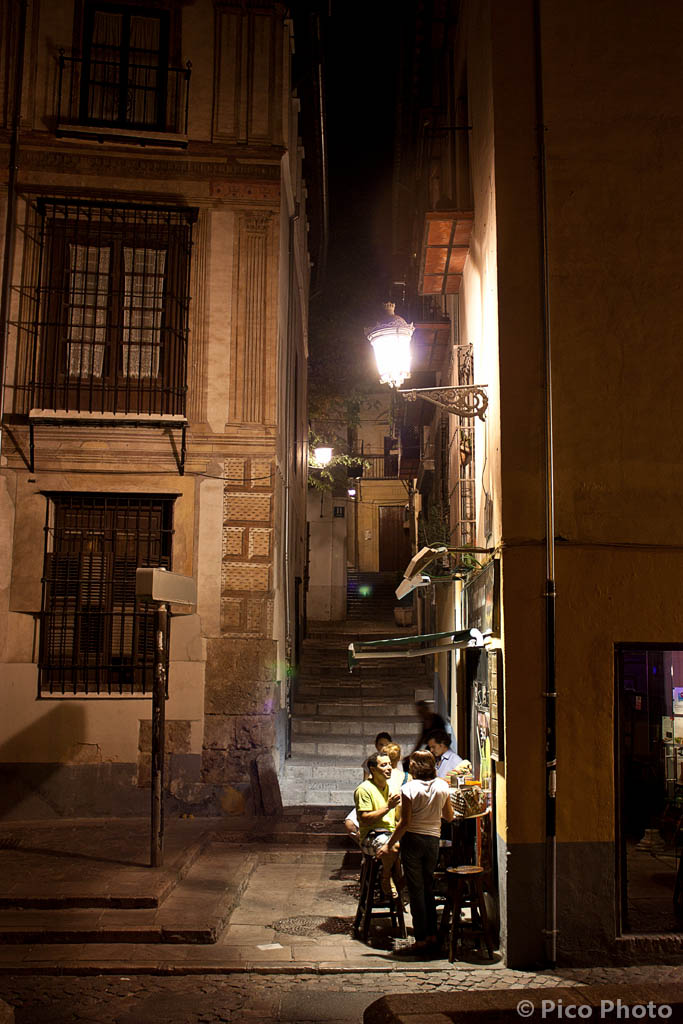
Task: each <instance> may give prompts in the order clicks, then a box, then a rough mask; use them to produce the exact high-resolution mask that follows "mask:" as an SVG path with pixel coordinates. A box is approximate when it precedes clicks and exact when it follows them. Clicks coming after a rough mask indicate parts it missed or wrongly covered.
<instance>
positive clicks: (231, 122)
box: [0, 0, 324, 816]
mask: <svg viewBox="0 0 683 1024" xmlns="http://www.w3.org/2000/svg"><path fill="white" fill-rule="evenodd" d="M2 18H3V19H4V24H3V26H2V38H3V40H4V42H3V51H2V54H1V59H2V65H1V71H0V89H1V90H2V103H1V104H0V111H1V113H0V116H1V118H2V124H1V125H0V149H1V150H2V154H3V155H2V167H3V182H2V196H1V198H2V207H3V209H2V213H3V218H4V223H5V225H6V229H7V230H6V248H5V252H6V265H7V266H8V268H9V278H8V280H7V290H6V302H5V306H6V308H5V309H4V312H5V313H6V341H7V347H6V361H5V362H6V367H5V388H4V415H3V438H2V464H1V474H2V476H1V480H2V483H1V489H2V497H1V499H0V501H1V504H2V527H1V528H2V551H3V563H4V573H3V580H2V582H1V583H0V648H1V650H2V653H1V655H0V661H1V662H2V668H1V669H0V690H1V697H0V701H1V703H2V706H3V709H4V713H3V715H2V723H3V724H2V726H1V727H0V729H1V734H0V761H1V762H2V775H3V779H4V782H3V791H4V793H5V799H4V805H5V812H6V813H14V814H23V815H29V816H39V815H43V814H47V815H62V814H91V813H92V814H102V813H104V814H107V813H141V811H142V812H144V809H145V808H146V806H147V803H148V799H149V797H148V792H149V791H148V789H147V788H146V787H147V785H148V780H149V761H150V728H149V719H150V701H149V692H150V666H151V652H152V647H151V645H152V643H153V637H152V632H151V630H152V626H151V624H150V622H151V620H150V619H149V616H148V615H146V614H145V611H144V609H143V608H142V607H140V606H139V605H137V604H136V601H135V597H134V589H132V588H134V570H135V567H136V566H137V565H158V566H163V567H165V568H168V569H172V570H173V571H174V572H177V573H181V574H184V575H187V576H192V577H194V579H195V580H196V583H197V592H198V599H197V606H196V608H190V609H183V608H180V607H177V608H172V612H173V613H174V614H173V615H172V620H171V631H170V645H171V646H170V670H169V684H168V701H167V709H166V717H167V723H168V730H167V778H166V781H167V787H168V792H169V800H170V801H171V807H172V808H175V809H176V810H184V811H193V812H199V813H201V812H205V813H232V812H241V811H243V810H245V809H250V808H252V807H254V806H255V804H254V800H255V798H254V792H255V791H254V787H253V778H252V773H253V764H254V762H255V761H256V760H257V759H258V758H259V756H260V755H264V756H265V757H266V759H268V758H272V761H273V762H274V766H275V768H276V769H277V768H279V766H280V763H281V761H282V759H283V758H284V754H285V747H286V734H287V728H286V706H287V700H288V687H289V685H290V678H291V673H292V669H293V667H294V663H295V660H296V656H297V654H296V652H297V649H298V641H299V638H300V634H301V612H300V609H301V608H302V606H303V601H302V599H301V592H300V591H301V587H302V580H303V577H304V565H305V538H306V526H305V523H306V511H305V499H306V465H307V450H306V411H305V410H306V359H307V341H306V337H307V302H308V290H309V286H310V278H311V271H310V266H311V264H310V256H309V245H310V244H311V243H312V244H313V245H315V244H316V239H319V238H320V236H321V232H322V231H323V230H324V228H323V224H322V222H321V219H320V217H318V216H317V213H318V211H317V210H316V209H315V206H316V196H318V195H319V190H317V188H316V184H315V177H316V175H317V173H318V170H319V168H318V167H317V166H316V160H315V153H316V152H317V151H318V150H319V149H320V146H319V139H317V138H311V139H310V140H305V141H306V143H307V146H308V160H307V165H306V173H307V176H308V182H307V183H306V184H305V183H304V176H303V161H304V147H303V145H302V139H301V135H300V132H301V131H302V128H301V125H300V121H301V123H305V124H313V125H317V128H318V131H319V130H320V126H321V125H322V123H323V121H322V117H321V116H319V115H320V113H321V112H320V111H318V112H316V111H314V112H313V116H311V115H310V114H309V116H308V117H301V118H300V112H301V107H302V104H303V105H304V107H305V104H306V103H307V102H308V96H309V93H310V95H311V96H314V95H315V94H316V93H317V94H319V89H315V88H311V89H310V90H308V89H307V85H306V83H307V82H308V81H309V79H310V77H311V76H310V74H309V71H311V69H313V68H315V67H317V62H311V63H310V67H307V66H306V60H307V57H306V55H307V54H310V52H311V47H315V45H317V42H316V37H315V32H314V31H312V28H311V26H313V27H314V26H315V21H314V19H313V18H311V17H310V12H309V16H307V18H306V20H305V21H303V22H302V25H303V28H302V36H303V38H302V41H301V53H302V55H303V56H302V57H300V58H299V59H300V61H301V66H300V67H299V69H298V73H297V79H298V82H299V94H298V95H297V94H296V93H295V92H294V90H293V86H292V81H293V73H292V62H293V60H294V59H295V58H294V57H293V51H294V43H295V34H296V32H295V28H296V26H295V23H294V21H293V20H292V19H291V18H290V17H289V15H288V12H287V10H286V9H285V8H284V7H283V6H282V5H280V4H277V3H272V4H271V3H266V4H263V3H259V4H256V3H253V4H252V3H250V2H243V3H234V4H233V3H229V2H228V3H222V2H212V0H198V2H196V3H193V4H186V3H182V2H176V0H159V2H156V0H152V2H150V3H149V4H145V5H140V4H137V3H129V4H108V3H98V2H97V0H93V2H90V0H86V2H80V0H75V2H71V3H69V2H67V3H64V4H59V5H56V6H54V5H52V6H51V5H49V4H45V3H43V2H35V3H27V4H24V3H23V2H19V0H17V2H16V3H14V4H9V5H6V6H5V8H4V13H3V14H2ZM24 21H25V28H23V27H22V26H23V25H24ZM10 26H13V31H12V32H11V33H10V32H9V31H8V30H9V27H10ZM22 63H23V67H22ZM311 73H312V72H311ZM304 112H305V111H304ZM309 143H310V145H309ZM12 168H15V169H16V170H15V171H14V173H13V171H12ZM323 191H324V190H323ZM307 194H309V195H311V196H312V197H313V202H312V204H311V205H312V206H313V207H314V212H313V215H312V218H311V220H310V221H309V220H308V219H307V213H306V201H307ZM314 255H315V254H314ZM256 803H258V799H256ZM255 809H258V807H256V808H255Z"/></svg>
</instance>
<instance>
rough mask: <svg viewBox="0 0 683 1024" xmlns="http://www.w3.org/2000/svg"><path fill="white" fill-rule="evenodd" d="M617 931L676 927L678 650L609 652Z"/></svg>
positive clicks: (682, 697)
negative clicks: (612, 655) (613, 696)
mask: <svg viewBox="0 0 683 1024" xmlns="http://www.w3.org/2000/svg"><path fill="white" fill-rule="evenodd" d="M616 675H617V712H618V714H617V722H618V727H617V733H616V755H617V756H616V765H617V780H616V782H617V786H616V789H617V834H618V837H619V842H618V857H617V876H618V878H619V879H620V883H621V885H620V888H621V893H620V896H621V899H620V911H621V915H620V916H621V928H620V931H621V932H622V933H627V932H631V933H648V932H658V933H661V932H671V931H681V930H683V860H682V855H683V649H682V648H681V646H680V645H670V646H662V647H652V646H650V645H644V644H642V645H640V644H639V645H623V646H619V647H618V649H617V658H616Z"/></svg>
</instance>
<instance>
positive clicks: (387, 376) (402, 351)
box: [366, 302, 488, 421]
mask: <svg viewBox="0 0 683 1024" xmlns="http://www.w3.org/2000/svg"><path fill="white" fill-rule="evenodd" d="M384 309H385V310H386V313H385V316H384V318H383V319H382V320H380V321H379V323H377V324H375V326H374V327H372V328H370V329H367V328H366V334H367V338H368V341H369V342H370V344H371V345H372V347H373V349H374V352H375V360H376V362H377V369H378V370H379V380H380V384H388V385H389V386H390V387H392V388H396V390H397V391H398V393H399V395H403V397H404V398H405V400H406V401H407V402H415V401H417V399H418V398H424V399H425V401H427V402H431V403H432V404H433V405H438V406H439V407H440V408H441V409H446V411H447V412H449V413H451V415H453V416H462V417H464V418H465V419H474V417H475V416H478V417H479V419H480V420H482V421H483V420H484V419H485V418H486V409H487V407H488V395H487V393H486V385H485V384H459V385H451V386H448V387H440V388H413V389H410V390H402V389H401V384H403V381H404V380H405V379H406V377H409V376H410V339H411V338H412V336H413V331H414V330H415V328H414V325H413V324H409V323H406V321H405V320H404V319H403V317H401V316H396V314H395V313H394V309H395V305H394V303H393V302H385V303H384Z"/></svg>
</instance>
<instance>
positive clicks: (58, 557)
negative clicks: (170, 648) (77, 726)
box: [39, 493, 175, 697]
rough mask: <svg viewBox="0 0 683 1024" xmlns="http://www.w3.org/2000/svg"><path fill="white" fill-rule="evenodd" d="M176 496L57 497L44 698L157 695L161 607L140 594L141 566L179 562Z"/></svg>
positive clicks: (44, 636)
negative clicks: (174, 548)
mask: <svg viewBox="0 0 683 1024" xmlns="http://www.w3.org/2000/svg"><path fill="white" fill-rule="evenodd" d="M174 500H175V499H174V498H173V497H166V496H163V497H160V496H158V495H137V494H136V495H111V494H73V493H71V494H61V493H60V494H51V495H48V512H47V521H46V525H45V563H44V575H43V606H42V616H41V618H42V629H41V642H40V656H39V688H40V695H41V696H43V697H47V696H96V695H108V696H136V695H137V696H144V695H146V694H149V693H150V692H151V689H152V685H153V670H154V612H153V610H152V609H151V608H150V607H149V606H148V605H145V604H138V602H137V601H136V598H135V570H136V569H137V568H138V566H154V567H158V566H163V567H164V568H167V569H170V567H171V542H172V536H173V502H174Z"/></svg>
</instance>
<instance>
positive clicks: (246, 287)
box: [229, 210, 275, 423]
mask: <svg viewBox="0 0 683 1024" xmlns="http://www.w3.org/2000/svg"><path fill="white" fill-rule="evenodd" d="M273 230H274V221H273V216H272V214H271V213H269V212H267V211H261V210H250V211H246V212H245V213H243V214H241V215H240V217H239V219H238V228H237V234H236V240H235V264H234V266H235V269H234V276H233V301H232V307H233V310H234V314H233V318H232V319H233V335H232V345H231V349H232V351H231V359H230V367H231V373H230V377H231V384H230V408H229V419H230V421H231V422H233V423H235V422H237V423H268V422H271V421H272V419H273V410H272V408H271V406H272V405H273V400H274V388H275V375H274V368H273V366H272V365H270V366H269V362H268V352H269V349H270V348H273V349H274V340H273V337H272V335H273V332H274V329H275V322H274V304H273V296H272V295H271V292H272V288H273V282H272V280H271V278H272V276H273V274H274V266H275V261H274V260H273V258H272V251H273V244H272V235H273Z"/></svg>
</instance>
